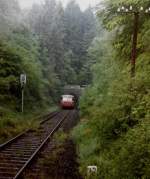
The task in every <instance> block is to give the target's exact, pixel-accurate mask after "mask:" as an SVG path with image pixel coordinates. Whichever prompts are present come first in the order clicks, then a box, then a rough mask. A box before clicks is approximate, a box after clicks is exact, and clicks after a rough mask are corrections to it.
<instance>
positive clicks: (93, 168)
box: [87, 166, 97, 175]
mask: <svg viewBox="0 0 150 179" xmlns="http://www.w3.org/2000/svg"><path fill="white" fill-rule="evenodd" d="M87 173H88V175H90V174H96V173H97V166H88V167H87Z"/></svg>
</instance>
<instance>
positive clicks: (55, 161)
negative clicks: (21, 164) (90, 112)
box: [22, 110, 81, 179]
mask: <svg viewBox="0 0 150 179" xmlns="http://www.w3.org/2000/svg"><path fill="white" fill-rule="evenodd" d="M78 120H79V117H78V111H75V110H74V111H73V112H72V114H71V115H70V117H68V119H67V120H66V121H65V122H64V123H63V125H62V126H61V128H60V129H59V131H58V132H57V134H56V135H54V137H53V138H52V139H51V140H50V142H49V143H48V144H47V146H45V149H43V151H42V152H41V153H40V156H39V158H38V159H36V160H35V161H34V162H33V163H32V165H31V166H30V167H29V168H28V169H27V170H26V172H25V173H24V176H23V177H22V178H24V179H81V176H80V174H79V164H78V162H77V151H76V145H75V144H74V142H73V140H72V139H71V137H70V131H71V129H72V128H73V127H74V126H75V125H76V124H77V122H78Z"/></svg>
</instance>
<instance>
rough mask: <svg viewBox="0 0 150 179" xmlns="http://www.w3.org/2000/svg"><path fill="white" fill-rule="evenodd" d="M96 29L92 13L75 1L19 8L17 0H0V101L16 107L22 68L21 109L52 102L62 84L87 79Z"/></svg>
mask: <svg viewBox="0 0 150 179" xmlns="http://www.w3.org/2000/svg"><path fill="white" fill-rule="evenodd" d="M95 34H96V20H95V17H94V14H93V12H92V11H91V9H90V8H89V9H86V10H85V11H84V12H83V11H81V9H80V7H79V6H78V4H76V2H75V1H70V3H69V4H68V5H67V7H65V8H64V7H63V6H62V4H61V3H59V2H57V1H55V0H45V2H44V3H43V4H40V5H39V4H34V5H33V7H32V9H27V10H21V8H20V7H19V3H18V1H16V0H11V1H10V0H0V106H1V107H3V108H8V109H12V110H15V111H19V110H20V109H19V106H20V102H21V101H20V98H21V86H20V79H19V78H20V74H22V73H26V75H27V85H26V88H25V107H26V111H28V110H29V109H32V110H34V108H36V109H37V108H40V107H41V106H44V105H49V104H52V103H54V102H57V98H58V97H59V94H60V91H61V89H62V88H63V86H64V85H65V84H79V85H82V84H87V83H89V82H90V80H91V73H90V68H89V66H88V54H87V49H88V48H89V46H90V44H91V42H92V40H93V38H94V37H95Z"/></svg>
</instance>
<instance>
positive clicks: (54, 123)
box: [0, 111, 70, 179]
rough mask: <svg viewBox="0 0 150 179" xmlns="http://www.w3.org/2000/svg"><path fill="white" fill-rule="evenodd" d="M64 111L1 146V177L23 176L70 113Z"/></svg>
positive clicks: (8, 178)
mask: <svg viewBox="0 0 150 179" xmlns="http://www.w3.org/2000/svg"><path fill="white" fill-rule="evenodd" d="M69 113H70V112H69V111H62V112H60V113H58V114H56V115H54V116H52V117H50V116H48V117H47V119H46V120H45V121H44V122H42V123H41V124H40V127H39V128H37V129H34V130H28V131H26V132H25V133H22V134H21V135H19V136H17V137H16V138H14V139H13V140H10V141H9V142H7V143H5V144H4V145H1V146H0V179H17V178H21V174H22V172H23V171H24V169H25V168H26V167H27V166H28V165H29V164H30V163H31V162H32V160H33V159H34V158H36V157H37V156H38V154H39V151H40V150H41V149H42V148H43V147H44V146H45V145H46V143H47V142H48V141H49V137H51V136H52V135H53V134H54V133H55V132H56V130H57V129H58V128H59V127H60V125H61V124H62V123H63V121H64V120H65V119H66V118H67V116H68V115H69Z"/></svg>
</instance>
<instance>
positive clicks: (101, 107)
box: [73, 0, 150, 179]
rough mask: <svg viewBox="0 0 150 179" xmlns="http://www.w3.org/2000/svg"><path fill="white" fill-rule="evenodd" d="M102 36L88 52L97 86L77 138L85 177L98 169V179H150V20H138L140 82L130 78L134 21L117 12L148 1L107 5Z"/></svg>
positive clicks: (86, 100)
mask: <svg viewBox="0 0 150 179" xmlns="http://www.w3.org/2000/svg"><path fill="white" fill-rule="evenodd" d="M103 5H104V6H105V7H106V9H105V10H104V11H100V12H98V18H99V19H100V24H101V27H102V28H101V30H100V34H99V36H98V37H97V38H96V39H95V41H94V43H93V45H92V46H91V47H90V49H89V55H90V57H91V59H92V60H93V61H94V62H96V64H94V65H93V67H92V69H93V75H94V78H93V83H92V85H91V86H89V88H88V89H87V90H86V92H85V94H84V96H83V97H82V100H81V104H80V106H81V112H82V118H83V119H82V120H81V123H80V125H79V126H77V127H76V128H75V130H74V132H73V135H74V137H75V139H76V141H77V144H79V156H80V164H81V167H80V169H81V173H82V174H83V176H84V177H85V176H86V172H87V170H86V169H87V166H88V165H97V166H98V176H97V178H98V179H116V178H121V179H127V178H129V179H137V178H142V179H146V178H150V168H149V166H150V160H149V158H150V150H149V148H150V146H149V140H150V138H149V136H150V127H149V126H150V121H149V120H150V78H149V76H150V59H149V57H150V53H149V48H150V44H149V37H150V31H149V28H150V20H149V16H147V15H144V14H142V15H141V17H140V24H139V33H138V50H137V51H138V56H137V63H136V76H135V78H133V79H131V77H130V56H131V55H130V54H131V34H132V31H133V18H132V17H133V16H132V15H120V14H117V13H116V11H117V8H118V6H122V5H124V6H125V5H126V6H130V5H133V6H134V7H137V8H138V7H139V6H144V7H145V8H146V7H149V5H150V4H149V1H146V0H145V1H138V0H136V1H133V0H132V1H130V0H128V1H124V0H114V1H110V0H109V1H104V3H103Z"/></svg>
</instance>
